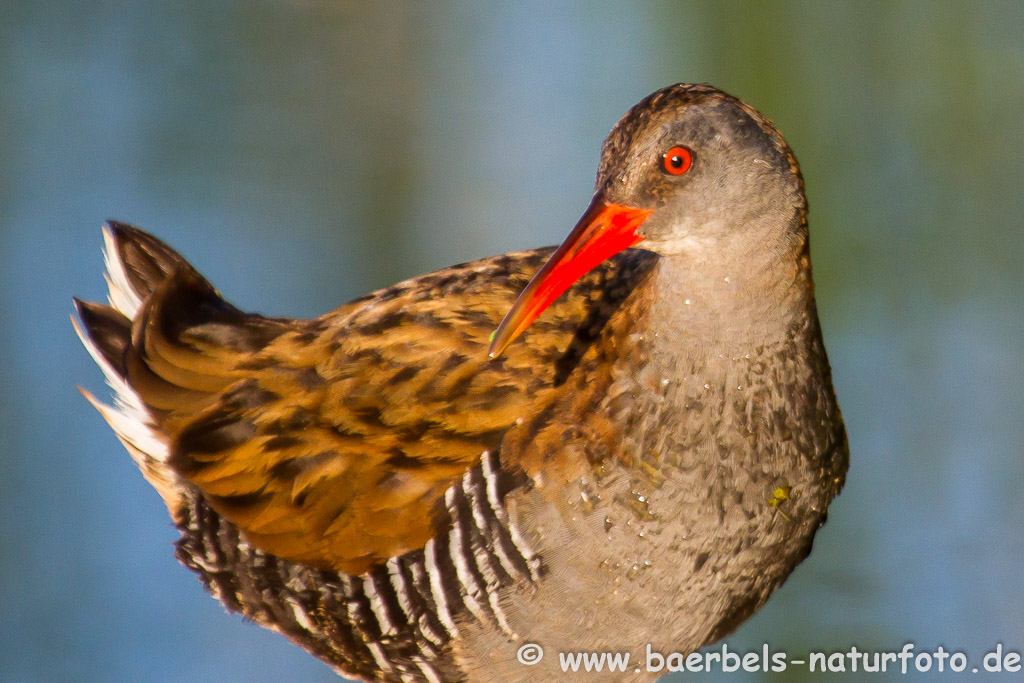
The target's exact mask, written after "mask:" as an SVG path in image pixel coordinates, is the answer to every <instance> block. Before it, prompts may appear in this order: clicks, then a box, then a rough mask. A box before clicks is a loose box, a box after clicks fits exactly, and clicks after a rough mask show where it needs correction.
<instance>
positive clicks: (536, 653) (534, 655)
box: [516, 643, 544, 666]
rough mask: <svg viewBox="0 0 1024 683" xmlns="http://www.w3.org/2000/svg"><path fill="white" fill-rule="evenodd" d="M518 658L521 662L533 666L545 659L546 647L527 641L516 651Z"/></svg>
mask: <svg viewBox="0 0 1024 683" xmlns="http://www.w3.org/2000/svg"><path fill="white" fill-rule="evenodd" d="M516 659H518V660H519V663H520V664H525V665H526V666H533V665H534V664H536V663H537V662H539V661H540V660H542V659H544V648H542V647H541V646H540V645H537V644H536V643H527V644H526V645H523V646H522V647H521V648H519V651H518V652H516Z"/></svg>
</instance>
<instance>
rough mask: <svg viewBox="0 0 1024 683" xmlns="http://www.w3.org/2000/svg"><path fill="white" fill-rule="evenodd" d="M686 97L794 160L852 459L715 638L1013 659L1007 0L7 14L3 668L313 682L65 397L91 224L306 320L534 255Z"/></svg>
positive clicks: (1017, 368)
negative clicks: (841, 480)
mask: <svg viewBox="0 0 1024 683" xmlns="http://www.w3.org/2000/svg"><path fill="white" fill-rule="evenodd" d="M186 6H187V7H186ZM677 81H707V82H710V83H713V84H715V85H717V86H719V87H721V88H723V89H725V90H727V91H729V92H731V93H733V94H735V95H738V96H740V97H742V98H743V99H746V100H747V101H749V102H751V103H752V104H753V105H754V106H756V107H757V108H759V109H761V110H762V111H763V112H765V113H766V114H767V115H768V116H769V117H770V118H772V119H773V120H774V121H775V122H776V123H777V124H778V126H779V128H780V129H781V130H782V131H783V133H784V134H785V135H786V137H787V139H788V140H789V142H790V143H791V145H792V146H793V148H794V150H795V151H796V153H797V156H798V157H799V158H800V160H801V162H802V166H803V171H804V175H805V177H806V179H807V189H808V194H809V198H810V206H811V234H812V249H813V258H814V264H815V273H816V276H817V282H818V300H819V309H820V313H821V317H822V323H823V327H824V331H825V336H826V341H827V343H828V347H829V350H830V353H831V357H832V363H833V366H834V370H835V383H836V388H837V391H838V393H839V398H840V402H841V404H842V406H843V410H844V414H845V416H846V420H847V425H848V427H849V431H850V442H851V448H852V466H851V471H850V477H849V481H848V484H847V487H846V490H845V492H844V493H843V495H842V496H841V497H840V498H839V500H838V501H837V502H836V504H835V506H834V507H833V510H832V515H831V520H830V521H829V523H828V525H827V526H826V527H825V529H824V530H823V531H822V532H821V534H819V536H818V541H817V544H816V547H815V552H814V553H813V554H812V556H811V558H810V560H809V561H808V562H806V563H805V564H804V565H803V566H802V567H801V568H800V569H798V570H797V572H796V573H795V574H794V575H793V577H792V579H791V580H790V581H789V582H788V583H787V584H786V585H785V587H784V588H783V589H781V590H780V591H779V592H778V593H777V594H776V595H775V597H774V598H772V600H771V601H770V603H769V604H768V605H767V607H765V609H764V610H762V611H761V612H760V613H759V614H758V615H757V616H756V617H755V618H754V619H752V620H751V621H750V622H749V623H747V624H746V625H745V626H743V627H742V628H741V629H740V630H739V632H738V633H736V634H735V635H734V636H733V637H732V638H731V639H730V640H729V641H728V642H729V644H730V646H731V647H733V648H734V649H741V650H747V649H755V648H760V645H761V643H763V642H768V643H770V645H771V647H772V649H773V650H786V651H788V652H790V653H791V656H797V655H799V654H800V653H806V652H807V651H808V650H828V651H831V650H836V649H840V650H846V649H848V648H849V647H850V646H851V645H856V646H858V647H859V648H862V649H864V648H866V649H872V650H898V649H899V648H900V647H902V645H903V643H905V642H907V641H912V642H914V643H915V644H916V645H917V648H918V650H931V649H934V648H935V647H936V646H938V645H943V646H944V647H946V648H947V650H950V649H953V650H963V651H964V652H965V653H966V654H967V655H968V656H969V657H971V663H972V665H974V664H977V663H978V662H979V660H980V659H981V657H982V656H983V655H984V654H985V652H987V651H988V650H990V649H992V648H993V647H994V646H995V644H996V643H999V642H1003V643H1005V644H1006V646H1007V647H1008V648H1011V649H1016V650H1018V651H1019V650H1021V649H1024V591H1022V589H1021V579H1022V578H1024V562H1022V560H1024V534H1022V528H1024V502H1022V497H1021V494H1020V489H1021V484H1022V483H1024V466H1022V457H1021V450H1022V449H1021V444H1022V441H1024V439H1022V436H1024V433H1022V432H1024V426H1022V425H1024V421H1022V417H1024V415H1022V413H1024V410H1022V400H1021V394H1020V392H1021V385H1022V375H1024V373H1022V367H1024V341H1022V336H1024V305H1022V294H1024V246H1022V244H1024V218H1022V216H1024V200H1022V191H1021V190H1022V187H1021V186H1022V179H1024V126H1022V122H1021V114H1022V112H1024V5H1022V3H1020V2H963V3H948V2H916V3H899V2H898V3H891V2H845V3H839V2H834V3H826V2H784V3H771V4H761V3H737V2H717V3H686V2H635V3H614V4H613V3H603V2H575V3H564V2H552V1H550V0H548V1H536V2H532V1H531V2H502V3H498V2H468V1H452V2H427V1H424V0H408V1H407V2H391V1H384V0H366V1H354V0H334V1H330V2H328V1H319V0H277V1H273V2H271V1H268V0H237V1H235V2H228V1H216V0H213V1H206V2H198V1H197V2H192V3H144V2H131V3H128V2H124V3H115V2H99V1H97V2H70V1H62V2H56V1H52V0H50V1H47V0H25V1H20V0H4V2H2V4H0V86H2V87H0V285H2V290H0V300H2V303H0V378H2V388H0V391H2V405H3V409H2V415H0V420H2V422H0V429H2V434H3V439H4V442H5V446H4V448H3V450H2V451H0V617H2V619H0V680H2V681H5V682H7V681H183V680H198V681H215V680H216V681H248V680H255V681H272V680H308V681H314V680H319V681H331V680H337V679H336V678H335V677H334V675H333V674H332V673H331V672H330V670H329V669H327V667H325V666H324V665H321V664H320V663H318V662H317V661H316V660H314V659H313V658H311V657H309V656H308V655H306V654H305V653H303V652H302V651H300V650H299V649H297V648H295V647H292V646H291V645H288V644H287V643H286V642H285V640H284V639H283V638H281V637H280V636H277V635H275V634H272V633H269V632H266V631H263V630H262V629H260V628H258V627H256V626H253V625H250V624H247V623H245V622H244V621H243V620H242V619H240V618H238V617H236V616H232V617H228V616H225V615H224V614H223V609H222V608H221V607H220V605H219V604H218V603H216V602H214V601H213V600H212V599H210V598H209V597H207V596H206V595H204V594H203V591H202V589H201V587H200V585H199V583H198V582H197V581H196V579H195V578H194V577H193V576H192V575H191V574H190V573H189V572H188V571H186V570H185V569H183V568H181V567H179V566H178V565H177V564H176V562H175V561H174V559H173V556H172V549H171V543H172V541H173V540H174V539H175V533H174V531H173V529H172V528H171V526H170V523H169V521H168V519H167V516H166V512H165V510H164V508H163V506H162V504H161V502H160V500H159V498H158V496H157V495H156V494H155V493H154V492H153V491H152V490H151V489H150V488H149V486H148V485H147V484H146V483H145V481H144V480H143V479H142V477H141V476H139V474H138V473H137V471H136V470H135V468H134V465H133V464H132V462H131V460H130V459H129V457H128V456H127V454H126V453H125V452H124V451H123V449H122V448H121V446H120V445H119V444H118V443H117V442H116V440H115V439H114V437H113V435H112V434H111V432H110V431H109V430H108V429H107V428H106V427H105V425H104V424H103V423H102V421H101V419H100V417H99V416H98V415H97V414H96V413H95V411H93V410H92V409H91V408H90V407H89V406H88V405H87V404H86V402H85V401H84V400H83V399H82V398H81V396H79V394H78V392H77V391H76V390H75V385H76V384H78V383H80V384H82V385H84V386H86V387H88V388H90V389H92V390H94V391H99V392H102V391H103V388H102V381H101V376H100V373H99V372H98V370H97V369H96V368H95V367H94V366H93V364H92V362H91V361H90V359H89V358H88V356H87V355H86V353H85V351H84V350H83V349H82V348H81V347H80V346H79V345H78V342H77V340H76V339H75V337H74V334H73V333H72V330H71V326H70V325H69V324H68V315H69V313H70V312H71V296H72V295H73V294H76V295H79V296H83V297H85V298H88V299H101V298H103V296H104V288H103V281H102V277H101V272H102V261H101V257H100V244H101V242H100V231H99V227H100V224H101V221H102V220H103V219H105V218H108V217H112V218H119V219H122V220H126V221H129V222H132V223H136V224H139V225H141V226H143V227H145V228H146V229H148V230H150V231H153V232H154V233H156V234H157V235H159V236H161V237H163V238H164V239H166V240H167V241H168V242H170V243H171V244H172V245H174V246H176V247H178V248H179V249H180V250H181V251H183V252H184V253H185V255H186V256H188V257H189V258H190V259H191V260H192V261H193V262H194V263H195V264H196V265H197V266H198V267H199V268H200V269H201V270H202V271H203V272H204V273H205V274H207V275H208V276H209V277H210V279H211V280H212V281H213V282H214V283H216V284H217V285H218V286H219V287H220V289H221V290H222V291H223V292H224V293H225V294H226V295H227V297H228V298H229V299H231V300H233V301H234V302H235V303H237V304H239V305H240V306H242V307H244V308H249V309H256V310H259V311H261V312H263V313H267V314H273V315H304V316H305V315H314V314H317V313H320V312H324V311H326V310H328V309H330V308H333V307H335V306H336V305H339V304H341V303H343V302H344V301H346V300H348V299H350V298H352V297H355V296H357V295H360V294H362V293H364V292H366V291H369V290H371V289H374V288H377V287H380V286H383V285H387V284H389V283H391V282H394V281H396V280H398V279H400V278H404V277H407V276H412V275H416V274H419V273H422V272H426V271H430V270H433V269H436V268H439V267H442V266H445V265H447V264H450V263H455V262H458V261H464V260H468V259H472V258H476V257H480V256H486V255H490V254H493V253H497V252H503V251H508V250H512V249H519V248H526V247H532V246H539V245H543V244H552V243H555V242H558V241H559V240H560V239H561V238H562V236H563V235H564V234H565V233H566V231H567V230H568V228H569V227H570V226H571V225H572V224H573V222H574V221H575V219H576V218H577V216H578V215H579V213H580V212H581V211H582V209H583V208H584V207H585V206H586V204H587V202H588V200H589V195H590V191H591V187H592V182H593V176H594V172H595V169H596V163H597V157H598V152H599V149H600V144H601V141H602V139H603V137H604V135H605V134H606V132H607V131H608V129H609V128H610V127H611V126H612V124H613V123H614V122H615V121H616V119H617V118H618V117H619V116H620V115H621V114H622V113H624V112H625V111H626V109H628V108H629V107H630V106H631V105H632V104H633V103H635V102H636V101H637V100H639V99H640V98H641V97H642V96H644V95H645V94H647V93H648V92H650V91H651V90H654V89H656V88H658V87H661V86H663V85H667V84H669V83H673V82H677ZM651 599H652V600H659V599H663V598H662V596H651ZM710 678H711V677H706V678H705V680H708V679H710ZM849 678H850V679H851V680H860V676H850V677H849ZM903 678H910V679H915V678H918V677H915V676H910V677H902V676H899V675H891V674H890V675H888V676H883V675H875V676H872V677H871V679H870V680H896V679H903ZM803 679H807V680H811V679H812V677H811V676H810V675H808V674H806V673H803V674H802V675H801V673H800V672H799V671H790V672H788V673H786V674H782V675H776V676H768V677H767V678H766V679H763V678H762V676H761V675H758V674H750V675H747V677H746V678H745V679H744V680H749V681H758V680H803ZM723 680H736V678H735V676H730V677H728V678H723Z"/></svg>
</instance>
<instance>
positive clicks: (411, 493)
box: [78, 223, 617, 574]
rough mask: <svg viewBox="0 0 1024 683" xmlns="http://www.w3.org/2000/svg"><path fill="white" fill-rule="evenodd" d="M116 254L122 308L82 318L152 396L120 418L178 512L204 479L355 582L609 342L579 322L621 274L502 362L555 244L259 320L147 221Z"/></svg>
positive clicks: (588, 288)
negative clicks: (505, 321)
mask: <svg viewBox="0 0 1024 683" xmlns="http://www.w3.org/2000/svg"><path fill="white" fill-rule="evenodd" d="M107 251H108V270H109V272H110V277H109V280H110V282H111V303H112V306H103V305H100V304H91V303H81V302H80V303H79V304H78V308H79V315H80V318H81V321H82V324H83V325H84V327H85V329H86V330H87V332H88V342H87V345H88V344H89V342H91V345H92V346H93V347H94V350H95V352H96V353H98V356H99V358H98V360H100V359H102V360H103V361H105V362H106V363H107V364H108V365H109V366H110V368H111V369H112V370H111V371H112V372H113V373H114V374H115V375H116V376H115V377H112V378H110V380H111V383H112V384H113V385H114V386H115V389H117V390H118V392H119V394H122V393H125V392H129V393H132V392H133V394H134V395H129V396H122V397H121V399H119V403H120V404H129V407H130V405H131V404H132V402H133V401H136V402H138V403H141V405H142V407H143V412H144V413H145V414H144V415H143V416H141V418H140V417H139V415H137V414H134V417H135V418H136V419H137V420H142V421H145V423H146V424H145V425H141V426H140V425H131V424H128V423H126V421H125V420H124V419H122V417H120V416H118V415H114V414H113V411H114V409H111V408H105V409H103V410H104V415H105V416H106V417H107V419H108V421H111V424H112V426H114V428H115V431H118V434H119V436H121V438H122V441H125V443H126V445H127V446H128V447H129V450H130V451H133V455H136V459H137V460H138V461H139V462H140V465H142V466H143V471H144V472H146V468H147V467H149V468H150V472H148V473H147V478H149V479H150V481H153V482H154V484H155V485H157V488H158V489H159V490H161V493H162V494H163V495H164V497H165V499H167V502H168V506H169V507H170V508H171V510H172V514H174V504H175V501H174V496H175V495H176V494H175V487H176V486H186V485H194V486H196V487H198V488H199V489H200V490H201V491H202V492H203V495H204V497H205V499H206V500H207V501H208V503H209V504H210V506H211V507H213V508H214V509H215V510H216V511H217V512H218V513H220V514H221V515H223V516H224V517H225V518H226V519H228V520H229V521H231V522H232V523H233V524H235V525H237V526H238V527H239V528H240V529H241V530H242V531H243V532H244V533H245V534H246V536H247V537H248V538H249V540H250V542H252V543H253V544H254V545H257V546H259V547H261V548H263V549H264V550H266V551H268V552H270V553H273V554H275V555H278V556H280V557H282V558H285V559H289V560H294V561H298V562H303V563H306V564H310V565H313V566H319V567H326V568H333V569H336V570H340V571H344V572H348V573H353V574H358V573H361V572H363V571H365V570H366V569H368V568H369V567H371V566H372V565H374V564H376V563H381V562H384V561H386V560H387V559H388V558H390V557H393V556H396V555H398V554H401V553H404V552H406V551H409V550H414V549H417V548H420V547H422V546H423V545H424V544H425V543H426V541H427V540H428V539H429V538H431V537H432V536H433V535H434V534H435V533H436V529H435V524H434V520H435V518H436V514H435V513H436V512H437V511H438V510H439V509H440V508H441V507H442V506H443V499H444V492H445V490H446V489H447V488H449V487H450V486H451V485H452V484H454V483H456V482H458V481H459V480H460V479H461V477H462V476H463V474H464V473H465V472H466V471H467V469H469V468H470V467H471V466H473V465H474V464H475V463H477V462H479V459H480V456H481V454H482V453H483V451H484V450H491V451H492V452H496V450H497V449H500V448H501V446H502V442H503V440H505V439H506V436H507V435H508V433H509V430H510V429H512V428H513V427H516V426H517V425H521V424H522V423H523V422H524V420H527V419H528V418H529V417H530V416H531V415H543V413H544V411H543V407H544V406H545V405H548V404H550V403H551V402H552V401H554V400H556V399H557V398H558V397H559V395H560V393H562V392H564V391H565V390H566V388H565V387H563V386H562V382H563V381H564V375H565V371H566V370H567V369H571V368H572V367H574V366H575V363H576V362H578V356H580V355H582V353H583V352H585V351H586V346H587V343H588V340H590V337H589V336H588V335H590V336H592V335H593V330H590V329H589V328H588V329H587V330H582V329H577V326H579V325H580V324H581V323H585V322H586V323H587V324H588V325H590V326H591V327H593V325H594V320H593V318H594V315H592V314H593V312H594V311H595V310H596V309H595V308H594V302H593V301H592V300H591V299H592V293H593V292H595V291H607V288H606V287H603V288H599V287H598V285H599V282H601V281H604V280H606V279H607V278H608V277H611V276H613V275H614V273H615V271H616V269H617V266H616V265H615V264H616V261H615V260H613V261H612V262H610V263H609V264H608V265H606V266H602V267H601V268H599V269H597V270H596V271H594V272H593V273H592V274H591V275H589V276H587V277H586V278H584V280H582V281H581V282H580V283H579V284H578V285H577V286H576V287H575V288H573V290H571V291H570V293H569V295H568V296H566V297H564V298H563V300H561V301H560V302H558V303H557V304H556V305H555V306H553V307H552V308H551V309H550V310H549V312H548V313H546V314H545V316H544V317H543V318H542V319H541V320H538V321H537V323H535V324H534V326H533V327H532V328H531V330H530V331H529V332H528V333H527V334H526V335H524V336H523V338H522V339H521V340H520V341H519V342H517V343H516V344H515V345H513V346H512V347H510V348H509V349H508V351H507V352H506V353H505V354H504V355H503V356H501V357H500V358H498V359H496V360H494V361H489V360H488V359H487V353H486V349H487V343H488V336H489V335H490V333H491V332H492V331H493V330H494V328H495V327H496V326H497V324H498V322H499V321H500V319H501V317H502V316H503V315H504V314H505V312H506V311H507V310H508V308H509V306H510V305H511V304H512V302H513V301H514V299H515V297H516V295H517V294H518V292H519V291H520V290H521V289H522V287H523V286H524V285H525V284H526V281H527V279H528V277H529V276H530V275H532V273H533V272H534V271H535V270H536V269H537V268H538V267H539V266H540V265H541V263H542V262H543V260H544V258H545V257H546V255H547V251H546V250H538V251H535V252H524V253H520V254H508V255H503V256H499V257H494V258H492V259H485V260H482V261H477V262H474V263H470V264H464V265H461V266H455V267H452V268H449V269H446V270H443V271H439V272H437V273H433V274H431V275H427V276H423V277H421V278H418V279H415V280H410V281H407V282H405V283H400V284H398V285H395V286H393V287H391V288H388V289H385V290H381V291H380V292H377V293H374V294H371V295H368V296H367V297H363V298H362V299H359V300H356V301H353V302H352V303H350V304H347V305H345V306H342V307H341V308H339V309H338V310H336V311H334V312H332V313H330V314H328V315H326V316H324V317H322V318H319V319H315V320H276V319H268V318H263V317H261V316H258V315H253V314H248V313H244V312H242V311H239V310H238V309H236V308H235V307H233V306H231V305H230V304H228V303H227V302H225V301H224V300H223V299H222V298H221V297H220V295H219V294H218V293H217V292H216V290H215V289H214V288H213V287H212V286H211V285H210V284H209V283H208V282H207V281H206V280H205V279H204V278H203V277H202V276H201V275H200V274H199V273H198V272H196V271H195V269H194V268H192V267H191V266H190V265H189V264H188V263H187V262H186V261H185V260H184V259H182V258H181V257H180V256H179V255H178V254H176V253H175V252H174V251H173V250H171V249H170V248H169V247H167V246H166V245H164V244H163V243H162V242H160V241H159V240H157V239H156V238H154V237H152V236H150V235H148V234H146V233H144V232H142V231H140V230H138V229H136V228H132V227H130V226H126V225H123V224H116V223H112V224H111V225H110V231H109V235H108V242H107ZM588 311H589V312H590V313H591V315H589V316H588ZM587 321H589V322H587ZM601 324H603V322H602V323H601ZM599 328H600V325H599V326H598V329H599ZM574 339H575V341H573V340H574ZM590 341H592V340H590ZM567 354H569V355H572V354H575V355H576V356H577V358H576V360H575V361H574V360H573V359H571V358H569V359H567ZM567 362H568V365H567ZM101 364H102V363H101ZM109 374H110V372H108V375H109ZM559 374H561V376H559ZM119 382H120V383H121V384H119ZM123 385H126V386H123ZM573 390H574V391H576V392H579V391H586V387H585V386H584V385H578V386H575V387H573ZM128 412H129V413H131V411H128ZM136 412H138V411H136ZM126 424H128V426H127V427H126V426H125V425H126ZM119 425H120V426H119ZM541 426H543V425H541ZM147 429H148V430H149V431H148V432H147V431H146V430H147ZM520 431H522V429H521V428H520ZM126 432H127V434H126ZM513 441H514V442H516V443H524V442H526V441H528V435H527V436H524V435H523V434H519V435H518V436H517V437H516V438H515V439H513ZM156 442H159V443H157V444H156V445H154V443H156ZM160 444H163V449H164V450H163V452H160ZM133 449H134V450H133ZM140 451H141V453H140ZM148 451H157V452H155V453H149V452H148ZM509 456H510V457H514V455H513V454H509Z"/></svg>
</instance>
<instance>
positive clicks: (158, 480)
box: [71, 227, 183, 516]
mask: <svg viewBox="0 0 1024 683" xmlns="http://www.w3.org/2000/svg"><path fill="white" fill-rule="evenodd" d="M103 243H104V249H103V258H104V262H105V264H106V268H107V272H106V273H105V274H104V279H105V280H106V282H107V288H108V292H109V294H108V297H109V301H110V305H111V306H113V307H114V308H115V309H117V310H118V311H119V312H120V313H122V314H123V315H125V316H126V317H127V318H129V319H132V318H133V317H134V316H135V315H136V314H137V313H138V311H139V308H140V307H141V306H142V303H143V299H142V297H140V295H139V293H138V292H136V291H135V289H134V288H133V287H132V286H131V284H130V282H129V280H128V275H127V272H126V271H125V268H124V264H123V263H122V262H121V259H120V257H119V256H118V251H117V247H116V245H115V241H114V235H113V232H112V231H111V230H110V229H109V228H108V227H104V228H103ZM71 324H72V325H73V326H74V328H75V332H76V334H78V338H79V339H81V340H82V344H83V345H84V346H85V348H86V350H87V351H88V352H89V355H90V356H92V359H93V360H94V361H96V364H97V365H98V366H99V367H100V370H102V371H103V375H104V377H105V378H106V380H107V384H108V385H110V388H111V389H113V391H114V401H113V405H108V404H105V403H102V402H100V401H98V400H97V399H96V398H95V397H94V396H93V395H92V394H90V393H89V392H87V391H84V390H82V394H83V395H84V396H85V397H86V399H88V400H89V402H90V403H92V405H93V406H94V407H95V408H96V409H97V410H98V411H99V412H100V414H101V415H103V418H104V419H105V420H106V421H107V424H109V425H110V427H111V429H113V430H114V433H115V434H116V435H117V438H118V439H120V440H121V443H123V444H124V446H125V448H126V449H127V450H128V453H129V454H130V455H131V456H132V459H134V460H135V462H136V464H138V466H139V469H140V470H141V471H142V474H143V475H144V476H145V477H146V479H147V480H148V481H149V482H150V484H152V485H153V487H154V488H156V489H157V491H158V492H159V493H160V495H161V496H162V497H163V498H164V501H165V502H166V503H167V507H168V509H169V510H170V512H171V514H172V516H174V515H175V514H176V509H177V506H176V501H177V499H178V498H179V493H180V492H181V490H182V487H183V482H182V480H181V479H180V477H179V476H178V475H177V474H175V473H174V472H173V471H172V470H171V469H170V468H169V467H167V465H166V462H167V459H168V457H169V455H170V450H169V447H168V443H167V438H166V437H165V436H164V435H163V434H161V433H160V432H159V430H158V429H157V428H156V425H155V422H154V421H153V418H152V416H151V415H150V412H149V410H148V409H147V408H146V406H145V404H144V403H143V401H142V399H141V398H140V397H139V395H138V394H137V393H135V390H134V389H132V387H131V385H130V384H129V383H128V382H127V381H126V380H125V379H124V378H123V377H122V376H121V374H120V373H119V372H118V371H117V370H116V369H115V368H114V367H113V366H112V365H111V364H110V362H109V361H107V359H106V358H105V357H104V356H103V354H102V353H101V352H100V350H99V348H97V346H96V344H95V343H94V342H93V341H92V339H90V338H89V335H88V334H86V333H85V330H83V329H82V326H81V325H80V324H79V322H78V321H77V320H76V319H75V318H74V317H73V316H72V319H71Z"/></svg>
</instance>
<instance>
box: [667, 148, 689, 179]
mask: <svg viewBox="0 0 1024 683" xmlns="http://www.w3.org/2000/svg"><path fill="white" fill-rule="evenodd" d="M692 165H693V152H691V151H690V150H688V149H686V148H685V147H673V148H672V149H670V150H669V151H667V152H665V153H664V154H662V155H661V166H662V168H664V169H665V173H668V174H669V175H683V174H684V173H686V172H687V171H689V170H690V166H692Z"/></svg>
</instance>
